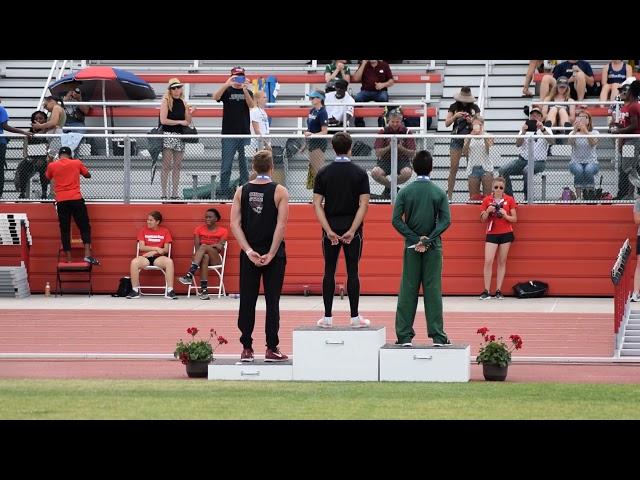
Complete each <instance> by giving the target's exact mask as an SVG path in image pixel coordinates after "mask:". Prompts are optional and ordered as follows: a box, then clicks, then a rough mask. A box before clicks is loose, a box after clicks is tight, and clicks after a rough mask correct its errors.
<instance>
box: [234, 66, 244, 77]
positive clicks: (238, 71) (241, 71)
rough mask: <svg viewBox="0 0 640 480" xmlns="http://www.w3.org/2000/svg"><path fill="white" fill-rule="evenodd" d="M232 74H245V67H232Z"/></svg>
mask: <svg viewBox="0 0 640 480" xmlns="http://www.w3.org/2000/svg"><path fill="white" fill-rule="evenodd" d="M231 75H244V68H242V67H233V68H232V69H231Z"/></svg>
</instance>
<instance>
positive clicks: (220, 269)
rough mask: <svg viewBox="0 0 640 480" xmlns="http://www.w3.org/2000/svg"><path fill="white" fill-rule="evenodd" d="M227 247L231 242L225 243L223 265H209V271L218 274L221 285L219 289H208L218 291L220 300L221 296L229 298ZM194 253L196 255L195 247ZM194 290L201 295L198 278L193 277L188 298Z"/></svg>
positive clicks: (222, 257)
mask: <svg viewBox="0 0 640 480" xmlns="http://www.w3.org/2000/svg"><path fill="white" fill-rule="evenodd" d="M227 245H229V242H224V249H223V251H222V256H221V260H222V263H221V264H219V265H209V267H208V269H209V271H211V270H213V271H214V272H216V273H217V274H218V278H219V280H220V283H219V285H218V286H217V287H211V286H209V287H208V289H209V290H218V298H220V297H221V296H223V295H224V296H225V297H226V296H227V292H226V290H225V289H224V266H225V264H226V263H227ZM193 253H196V248H195V246H194V247H193ZM192 288H193V289H194V290H195V291H196V295H199V294H200V289H199V287H198V284H197V283H196V276H195V275H194V276H193V282H192V283H191V285H189V291H188V292H187V298H190V297H191V289H192Z"/></svg>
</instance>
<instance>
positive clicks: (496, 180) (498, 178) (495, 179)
mask: <svg viewBox="0 0 640 480" xmlns="http://www.w3.org/2000/svg"><path fill="white" fill-rule="evenodd" d="M493 183H502V184H504V185H506V184H507V181H506V180H505V179H504V177H495V178H494V179H493Z"/></svg>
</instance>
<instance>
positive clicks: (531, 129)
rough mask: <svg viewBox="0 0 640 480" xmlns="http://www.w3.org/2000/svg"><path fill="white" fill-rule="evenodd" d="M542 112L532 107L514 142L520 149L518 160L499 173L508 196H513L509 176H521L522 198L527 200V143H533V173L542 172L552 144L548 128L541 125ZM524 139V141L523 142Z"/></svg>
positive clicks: (505, 166)
mask: <svg viewBox="0 0 640 480" xmlns="http://www.w3.org/2000/svg"><path fill="white" fill-rule="evenodd" d="M542 118H543V116H542V110H541V109H540V108H538V107H532V108H531V110H530V111H529V120H527V121H525V122H524V123H523V124H522V128H521V129H520V132H519V135H520V137H519V138H518V139H517V140H516V146H518V147H520V153H519V155H518V158H516V159H515V160H513V161H511V162H509V163H507V164H506V165H504V166H503V167H502V168H501V169H500V171H499V173H500V176H501V177H503V178H504V181H505V190H504V192H505V193H506V194H508V195H511V196H512V195H513V188H512V186H511V175H522V176H523V180H524V198H525V200H526V199H527V164H528V162H529V142H533V160H534V164H533V173H534V174H536V173H539V172H542V171H544V169H545V166H546V164H545V162H546V160H547V155H548V153H549V145H550V144H551V143H553V139H552V138H550V137H551V136H552V135H553V132H552V131H551V129H550V128H549V127H546V126H545V125H543V124H542ZM525 137H526V141H525Z"/></svg>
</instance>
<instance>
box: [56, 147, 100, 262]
mask: <svg viewBox="0 0 640 480" xmlns="http://www.w3.org/2000/svg"><path fill="white" fill-rule="evenodd" d="M58 157H59V160H57V161H55V162H51V163H49V165H47V170H46V172H45V176H46V177H47V178H48V179H49V180H53V191H54V193H55V198H56V211H57V212H58V222H59V223H60V238H61V239H62V249H63V250H64V251H65V253H66V254H67V262H70V261H71V217H73V220H74V222H76V225H77V226H78V229H80V236H81V237H82V243H83V244H84V261H85V262H88V263H90V264H92V265H100V262H99V261H98V260H97V259H95V258H94V257H92V256H91V225H90V223H89V213H88V212H87V205H86V204H85V203H84V198H82V194H81V193H80V175H82V176H83V177H84V178H91V174H90V173H89V170H87V167H85V165H84V164H83V163H82V162H81V161H80V160H77V159H74V158H71V149H70V148H69V147H62V148H60V150H59V151H58Z"/></svg>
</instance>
